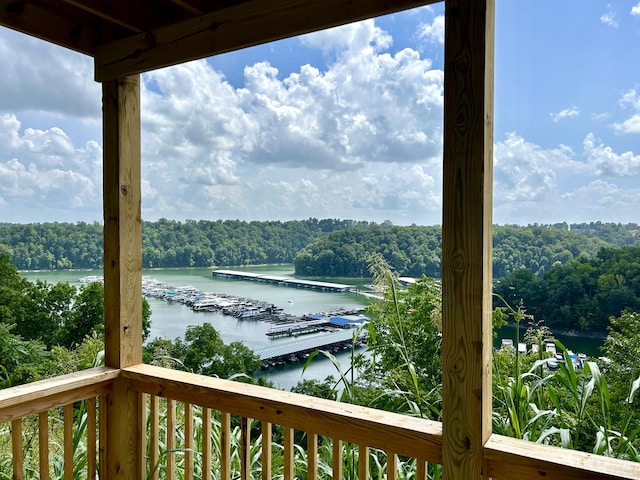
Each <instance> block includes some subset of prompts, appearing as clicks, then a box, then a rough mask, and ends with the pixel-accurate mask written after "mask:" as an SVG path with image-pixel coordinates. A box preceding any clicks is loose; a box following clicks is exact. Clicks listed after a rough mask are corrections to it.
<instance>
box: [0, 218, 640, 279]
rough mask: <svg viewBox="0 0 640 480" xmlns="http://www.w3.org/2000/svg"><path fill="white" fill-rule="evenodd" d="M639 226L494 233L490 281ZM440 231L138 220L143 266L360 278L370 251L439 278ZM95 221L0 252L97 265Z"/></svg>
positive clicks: (16, 238)
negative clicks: (285, 267) (250, 268)
mask: <svg viewBox="0 0 640 480" xmlns="http://www.w3.org/2000/svg"><path fill="white" fill-rule="evenodd" d="M638 232H640V227H638V225H637V224H627V225H622V224H615V223H601V222H592V223H583V224H572V225H567V224H564V223H561V224H555V225H529V226H527V227H522V226H496V227H494V251H493V257H494V277H496V278H500V277H503V276H505V275H507V274H509V273H510V272H512V271H514V270H516V269H519V268H521V267H526V268H528V269H530V270H531V271H533V272H534V273H535V274H536V275H541V274H543V273H544V272H546V271H548V270H549V268H550V267H551V266H552V265H553V264H554V263H556V262H560V263H565V262H568V261H571V260H573V259H576V258H578V257H581V256H582V257H587V258H592V257H594V256H595V254H596V253H597V252H598V250H599V249H600V248H602V247H603V246H610V245H617V246H632V245H636V246H637V245H640V235H639V234H638ZM441 243H442V242H441V230H440V227H439V226H416V225H411V226H394V225H393V224H391V222H383V223H382V224H377V223H369V222H360V221H354V220H337V219H323V220H318V219H315V218H309V219H307V220H299V221H298V220H296V221H288V222H280V221H266V222H245V221H239V220H226V221H222V220H218V221H207V220H199V221H196V220H186V221H184V222H179V221H175V220H166V219H161V220H158V221H156V222H143V226H142V262H143V263H142V264H143V267H145V268H166V267H209V266H230V265H259V264H269V263H270V264H275V263H292V262H294V261H295V265H296V272H297V273H298V274H300V275H309V276H338V277H342V276H353V277H362V276H366V275H367V264H366V262H367V260H366V256H367V254H368V253H376V252H377V253H381V254H382V255H383V256H384V258H385V259H386V261H387V262H388V263H389V264H390V265H391V266H392V267H393V268H394V269H395V271H396V272H398V273H400V274H402V275H407V276H414V277H419V276H421V275H423V274H424V275H427V276H430V277H440V268H441ZM102 250H103V239H102V225H101V224H99V223H91V224H87V223H83V222H80V223H76V224H69V223H42V224H27V225H22V224H0V252H2V253H7V254H8V255H10V257H11V261H12V262H13V263H14V264H15V265H16V266H17V268H18V269H19V270H56V269H69V268H78V269H80V268H82V269H100V268H102Z"/></svg>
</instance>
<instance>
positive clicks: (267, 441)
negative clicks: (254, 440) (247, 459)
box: [261, 422, 273, 480]
mask: <svg viewBox="0 0 640 480" xmlns="http://www.w3.org/2000/svg"><path fill="white" fill-rule="evenodd" d="M272 430H273V428H272V426H271V423H269V422H262V471H261V473H262V480H271V470H272V468H273V465H272V463H273V462H272V460H273V458H272V457H273V455H272V451H271V450H272V440H271V439H272V433H273V432H272Z"/></svg>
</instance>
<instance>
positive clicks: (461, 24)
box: [422, 0, 494, 480]
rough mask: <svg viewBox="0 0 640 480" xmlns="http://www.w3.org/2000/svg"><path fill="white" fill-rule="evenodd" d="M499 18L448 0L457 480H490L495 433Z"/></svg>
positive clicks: (450, 361)
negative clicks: (485, 464) (489, 452)
mask: <svg viewBox="0 0 640 480" xmlns="http://www.w3.org/2000/svg"><path fill="white" fill-rule="evenodd" d="M493 17H494V0H447V1H446V2H445V55H444V58H445V61H444V64H445V67H444V71H445V76H444V166H443V167H444V170H443V223H442V296H443V301H442V307H443V320H442V324H443V332H442V377H443V378H442V418H443V436H442V442H443V443H442V457H443V458H442V463H443V478H445V479H455V480H470V479H479V478H481V476H482V452H483V445H484V443H485V442H486V440H487V439H488V438H489V435H490V434H491V215H492V181H493V178H492V147H493ZM422 458H425V459H426V460H429V461H433V459H431V458H428V457H425V456H422Z"/></svg>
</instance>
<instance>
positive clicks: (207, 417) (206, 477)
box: [156, 397, 211, 480]
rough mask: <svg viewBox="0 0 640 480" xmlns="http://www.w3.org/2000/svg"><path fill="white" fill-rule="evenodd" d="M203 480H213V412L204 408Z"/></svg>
mask: <svg viewBox="0 0 640 480" xmlns="http://www.w3.org/2000/svg"><path fill="white" fill-rule="evenodd" d="M156 398H157V397H156ZM202 480H211V410H210V409H209V408H204V407H203V408H202Z"/></svg>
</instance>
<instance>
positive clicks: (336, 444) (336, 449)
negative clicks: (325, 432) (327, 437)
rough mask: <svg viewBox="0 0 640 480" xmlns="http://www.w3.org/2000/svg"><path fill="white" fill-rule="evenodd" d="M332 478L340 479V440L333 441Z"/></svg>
mask: <svg viewBox="0 0 640 480" xmlns="http://www.w3.org/2000/svg"><path fill="white" fill-rule="evenodd" d="M332 464H333V465H332V466H333V478H337V479H341V478H342V440H339V439H337V438H334V439H333V460H332Z"/></svg>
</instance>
